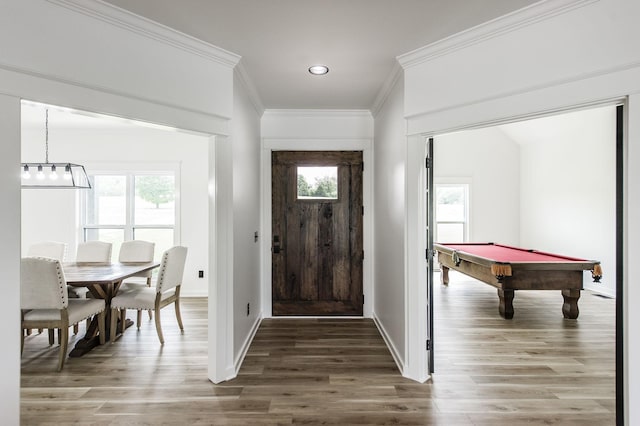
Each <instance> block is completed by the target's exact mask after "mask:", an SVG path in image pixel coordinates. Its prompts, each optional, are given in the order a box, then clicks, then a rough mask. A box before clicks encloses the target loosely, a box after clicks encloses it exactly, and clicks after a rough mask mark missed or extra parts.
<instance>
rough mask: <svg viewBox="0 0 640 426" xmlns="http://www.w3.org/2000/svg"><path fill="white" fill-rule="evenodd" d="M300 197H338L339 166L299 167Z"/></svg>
mask: <svg viewBox="0 0 640 426" xmlns="http://www.w3.org/2000/svg"><path fill="white" fill-rule="evenodd" d="M298 199H303V200H304V199H306V200H312V199H328V200H337V199H338V167H337V166H329V167H298Z"/></svg>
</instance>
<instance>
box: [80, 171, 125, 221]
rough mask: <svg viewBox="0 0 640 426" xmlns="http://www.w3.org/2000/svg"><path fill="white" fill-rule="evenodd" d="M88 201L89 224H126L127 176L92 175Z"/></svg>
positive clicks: (87, 217) (87, 219)
mask: <svg viewBox="0 0 640 426" xmlns="http://www.w3.org/2000/svg"><path fill="white" fill-rule="evenodd" d="M89 179H90V180H91V189H89V190H88V191H89V192H88V194H87V199H86V200H87V201H86V203H87V204H86V209H85V211H86V223H87V224H88V225H124V224H125V223H126V192H127V185H126V177H125V176H108V175H102V176H91V177H90V178H89Z"/></svg>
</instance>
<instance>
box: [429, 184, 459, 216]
mask: <svg viewBox="0 0 640 426" xmlns="http://www.w3.org/2000/svg"><path fill="white" fill-rule="evenodd" d="M465 210H466V206H465V188H464V187H463V186H438V187H437V188H436V220H437V221H438V222H441V221H442V222H451V221H464V220H465V216H466V214H465Z"/></svg>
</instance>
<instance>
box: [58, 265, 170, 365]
mask: <svg viewBox="0 0 640 426" xmlns="http://www.w3.org/2000/svg"><path fill="white" fill-rule="evenodd" d="M158 266H160V263H158V262H141V263H133V262H131V263H130V262H127V263H119V262H115V263H92V262H65V263H64V264H63V265H62V269H63V271H64V276H65V280H66V282H67V285H69V286H72V287H86V288H87V290H88V291H89V293H90V296H89V297H94V298H97V299H104V301H105V304H106V308H105V309H106V311H105V314H106V315H105V322H106V324H105V326H106V336H105V337H106V340H107V341H108V340H109V329H108V328H109V326H110V324H111V320H110V318H111V299H112V298H113V297H114V296H115V295H116V294H117V293H118V290H119V289H120V286H121V285H122V282H123V281H124V280H125V279H127V278H130V277H133V276H136V275H139V274H141V273H144V272H148V271H151V270H153V269H155V268H157V267H158ZM132 324H133V322H132V321H131V320H127V321H126V324H119V325H118V327H120V328H121V330H124V329H125V328H126V327H129V326H131V325H132ZM99 344H100V341H99V336H98V318H97V315H96V316H94V317H93V318H92V319H91V322H90V323H89V325H88V326H87V330H86V333H85V335H84V337H82V338H81V339H79V340H78V341H77V342H76V345H75V346H74V348H73V349H72V350H71V352H70V353H69V356H70V357H80V356H82V355H84V354H86V353H87V352H89V351H91V350H92V349H93V348H94V347H96V346H98V345H99Z"/></svg>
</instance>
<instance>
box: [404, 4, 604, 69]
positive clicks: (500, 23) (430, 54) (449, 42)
mask: <svg viewBox="0 0 640 426" xmlns="http://www.w3.org/2000/svg"><path fill="white" fill-rule="evenodd" d="M597 1H600V0H546V1H540V2H537V3H534V4H532V5H530V6H527V7H524V8H522V9H520V10H516V11H514V12H511V13H508V14H506V15H503V16H501V17H498V18H495V19H492V20H490V21H487V22H485V23H482V24H480V25H476V26H475V27H472V28H469V29H467V30H464V31H461V32H459V33H457V34H454V35H452V36H449V37H446V38H443V39H441V40H438V41H436V42H435V43H431V44H429V45H427V46H424V47H421V48H418V49H416V50H413V51H411V52H408V53H405V54H403V55H400V56H398V58H397V59H398V62H399V63H400V65H401V66H402V67H403V68H404V69H407V68H411V67H413V66H416V65H419V64H422V63H425V62H428V61H430V60H433V59H435V58H438V57H440V56H444V55H448V54H449V53H452V52H455V51H457V50H459V49H464V48H467V47H470V46H473V45H474V44H477V43H481V42H483V41H485V40H489V39H491V38H494V37H498V36H500V35H503V34H506V33H509V32H512V31H516V30H518V29H520V28H523V27H526V26H528V25H532V24H534V23H536V22H539V21H544V20H546V19H550V18H552V17H554V16H557V15H560V14H563V13H567V12H569V11H571V10H574V9H577V8H579V7H583V6H586V5H589V4H591V3H595V2H597Z"/></svg>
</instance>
